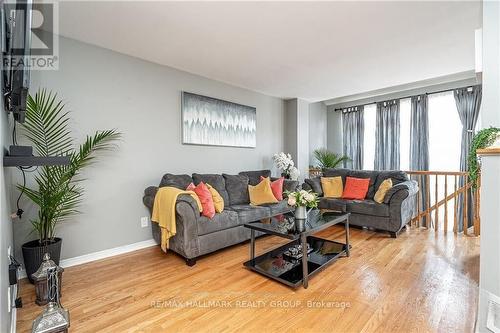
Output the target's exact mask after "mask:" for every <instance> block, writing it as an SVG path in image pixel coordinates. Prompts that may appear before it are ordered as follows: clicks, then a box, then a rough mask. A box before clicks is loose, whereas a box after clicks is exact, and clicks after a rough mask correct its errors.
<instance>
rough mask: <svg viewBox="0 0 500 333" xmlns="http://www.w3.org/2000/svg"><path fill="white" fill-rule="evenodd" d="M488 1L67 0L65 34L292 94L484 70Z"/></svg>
mask: <svg viewBox="0 0 500 333" xmlns="http://www.w3.org/2000/svg"><path fill="white" fill-rule="evenodd" d="M480 11H481V6H480V2H478V1H474V2H454V1H447V2H158V1H157V2H131V1H111V2H91V1H85V2H75V1H68V2H61V3H60V6H59V12H60V15H59V16H60V27H59V31H60V34H61V35H63V36H66V37H70V38H74V39H77V40H80V41H84V42H87V43H90V44H95V45H98V46H101V47H105V48H108V49H111V50H115V51H117V52H121V53H124V54H128V55H131V56H135V57H138V58H142V59H145V60H149V61H152V62H155V63H159V64H162V65H166V66H170V67H174V68H177V69H180V70H184V71H187V72H190V73H194V74H198V75H201V76H204V77H208V78H211V79H215V80H219V81H223V82H226V83H229V84H232V85H235V86H239V87H244V88H248V89H251V90H254V91H258V92H262V93H265V94H268V95H271V96H277V97H282V98H292V97H298V98H303V99H306V100H308V101H323V100H326V99H332V98H338V97H342V96H346V95H352V94H357V93H363V92H367V91H371V90H376V89H381V88H385V87H391V86H396V85H401V84H407V83H410V82H415V81H421V80H427V79H430V78H433V77H440V76H447V75H451V74H455V73H460V72H465V71H470V70H472V69H474V29H477V28H479V27H480V26H481V21H480V18H481V15H480Z"/></svg>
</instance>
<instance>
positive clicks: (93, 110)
mask: <svg viewBox="0 0 500 333" xmlns="http://www.w3.org/2000/svg"><path fill="white" fill-rule="evenodd" d="M200 61H203V55H200ZM38 87H44V88H47V89H50V90H53V91H56V92H57V93H58V94H59V96H60V97H62V98H64V100H65V101H66V106H67V109H68V110H71V111H72V113H71V118H72V121H73V124H72V125H73V130H74V135H75V137H76V138H78V139H79V141H81V140H82V138H83V136H84V135H85V134H88V133H92V132H94V131H95V130H99V129H109V128H117V129H118V130H119V131H121V132H123V135H124V137H123V141H122V142H121V144H120V149H119V150H118V151H116V152H113V153H110V154H107V156H104V157H102V158H99V160H98V162H97V164H96V165H95V166H91V167H90V168H89V169H87V171H85V172H84V175H83V176H84V177H85V178H87V181H85V183H84V187H85V190H86V194H85V200H84V204H83V205H82V206H81V211H82V212H83V214H81V215H79V216H76V217H74V218H72V220H71V221H68V222H65V223H64V224H62V225H60V227H59V229H58V230H57V234H58V235H59V236H62V238H63V248H62V258H63V259H64V258H71V257H75V256H79V255H83V254H87V253H92V252H95V251H100V250H103V249H108V248H113V247H117V246H121V245H126V244H131V243H135V242H139V241H144V240H147V239H150V238H151V230H150V227H148V228H141V227H140V217H141V216H146V215H148V213H147V210H146V208H145V207H144V206H143V204H142V196H143V190H144V189H145V188H146V187H147V186H149V185H158V183H159V181H160V179H161V176H162V175H163V174H164V173H167V172H170V173H187V174H191V173H193V172H199V173H222V172H226V173H236V172H238V171H242V170H252V169H260V168H272V160H271V158H272V155H273V154H274V153H276V152H279V151H281V150H283V139H284V130H283V128H284V126H283V123H284V107H283V101H282V100H281V99H279V98H274V97H269V96H266V95H262V94H259V93H255V92H252V91H249V90H245V89H241V88H237V87H234V86H230V85H227V84H223V83H221V82H216V81H213V80H209V79H206V78H203V77H200V76H196V75H192V74H189V73H186V72H182V71H178V70H175V69H172V68H168V67H164V66H160V65H156V64H153V63H149V62H146V61H143V60H140V59H137V58H133V57H129V56H125V55H122V54H119V53H116V52H113V51H109V50H106V49H103V48H99V47H95V46H91V45H88V44H84V43H81V42H78V41H75V40H71V39H67V38H61V40H60V69H59V71H45V72H34V73H33V74H32V90H31V93H34V92H35V91H36V89H37V88H38ZM181 91H189V92H194V93H199V94H202V95H207V96H211V97H216V98H220V99H224V100H228V101H233V102H237V103H240V104H245V105H250V106H254V107H256V108H257V148H255V149H248V148H225V147H208V146H192V145H182V144H181V126H180V125H181V113H180V101H181V100H180V98H181ZM274 173H276V171H275V172H274ZM22 203H23V206H24V208H25V210H27V211H29V210H30V209H29V208H30V206H31V204H30V203H29V201H27V200H26V199H24V200H23V202H22ZM30 214H33V211H32V210H31V212H28V214H27V215H26V216H25V217H23V222H22V223H20V224H16V228H15V230H14V234H15V235H14V237H15V243H16V248H17V249H19V248H20V246H21V244H22V243H24V242H26V241H27V240H29V239H31V238H33V236H27V235H28V231H29V230H30V225H29V222H28V220H29V215H30Z"/></svg>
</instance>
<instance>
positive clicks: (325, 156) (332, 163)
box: [314, 148, 350, 169]
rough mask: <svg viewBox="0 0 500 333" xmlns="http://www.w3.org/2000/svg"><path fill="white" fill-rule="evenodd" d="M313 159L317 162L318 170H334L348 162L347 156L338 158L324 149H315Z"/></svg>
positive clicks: (338, 156)
mask: <svg viewBox="0 0 500 333" xmlns="http://www.w3.org/2000/svg"><path fill="white" fill-rule="evenodd" d="M314 157H315V158H316V160H317V161H318V163H319V165H318V168H320V169H325V168H336V167H337V166H338V165H339V164H340V163H342V162H344V161H349V160H350V158H349V157H347V156H340V155H338V154H335V153H333V152H331V151H329V150H328V149H324V148H322V149H316V150H315V151H314Z"/></svg>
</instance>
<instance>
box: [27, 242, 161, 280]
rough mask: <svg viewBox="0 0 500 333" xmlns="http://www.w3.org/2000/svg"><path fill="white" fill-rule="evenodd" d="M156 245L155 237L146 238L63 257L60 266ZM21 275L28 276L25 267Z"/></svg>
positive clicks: (74, 264)
mask: <svg viewBox="0 0 500 333" xmlns="http://www.w3.org/2000/svg"><path fill="white" fill-rule="evenodd" d="M155 245H157V243H156V241H155V240H154V239H148V240H145V241H142V242H137V243H133V244H128V245H123V246H118V247H114V248H112V249H107V250H102V251H98V252H94V253H89V254H84V255H82V256H78V257H73V258H68V259H62V260H61V261H60V262H59V266H61V267H62V268H66V267H71V266H76V265H81V264H85V263H88V262H91V261H95V260H99V259H105V258H109V257H114V256H117V255H120V254H124V253H128V252H132V251H137V250H141V249H145V248H147V247H151V246H155ZM19 275H20V276H19V277H20V278H21V279H24V278H26V277H27V276H26V271H25V270H24V269H22V270H21V273H20V274H19Z"/></svg>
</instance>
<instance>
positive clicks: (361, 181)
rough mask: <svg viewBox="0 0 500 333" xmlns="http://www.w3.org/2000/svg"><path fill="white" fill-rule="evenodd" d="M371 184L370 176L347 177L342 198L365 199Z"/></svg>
mask: <svg viewBox="0 0 500 333" xmlns="http://www.w3.org/2000/svg"><path fill="white" fill-rule="evenodd" d="M369 186H370V178H354V177H347V178H346V182H345V187H344V192H343V193H342V199H352V200H364V199H365V197H366V193H368V187H369Z"/></svg>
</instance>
